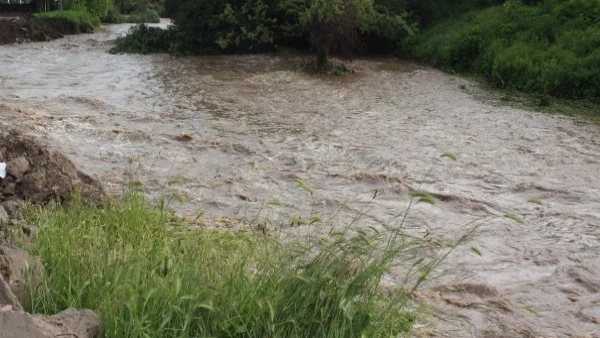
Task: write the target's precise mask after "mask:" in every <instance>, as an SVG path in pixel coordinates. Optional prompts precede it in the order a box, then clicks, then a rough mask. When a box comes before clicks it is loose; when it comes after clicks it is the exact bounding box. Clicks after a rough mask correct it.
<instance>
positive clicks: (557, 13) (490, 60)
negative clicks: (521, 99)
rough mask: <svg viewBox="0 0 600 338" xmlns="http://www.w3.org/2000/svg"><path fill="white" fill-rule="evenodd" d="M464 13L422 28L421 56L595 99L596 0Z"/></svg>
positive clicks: (599, 21) (599, 31) (599, 27)
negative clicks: (425, 29)
mask: <svg viewBox="0 0 600 338" xmlns="http://www.w3.org/2000/svg"><path fill="white" fill-rule="evenodd" d="M529 3H530V4H529V5H527V4H525V3H521V2H519V1H507V2H506V3H505V4H504V5H503V6H496V7H492V8H489V9H486V10H483V11H479V12H475V13H470V14H466V15H464V16H462V17H460V18H458V19H453V20H449V21H446V22H443V23H441V24H439V25H437V26H435V27H433V28H432V29H430V30H428V31H426V32H425V33H424V34H423V35H422V37H421V39H420V41H419V43H418V45H417V47H416V49H415V56H416V57H417V58H419V59H421V60H424V61H426V62H429V63H432V64H434V65H437V66H440V67H443V68H445V69H448V70H453V71H460V72H475V73H478V74H482V75H484V76H485V77H486V78H487V79H488V80H489V81H490V82H492V83H493V84H495V85H497V86H499V87H513V88H516V89H520V90H524V91H529V92H541V93H545V94H550V95H553V96H557V97H565V98H588V99H594V100H598V99H600V2H599V1H597V0H546V1H543V2H537V3H532V2H529Z"/></svg>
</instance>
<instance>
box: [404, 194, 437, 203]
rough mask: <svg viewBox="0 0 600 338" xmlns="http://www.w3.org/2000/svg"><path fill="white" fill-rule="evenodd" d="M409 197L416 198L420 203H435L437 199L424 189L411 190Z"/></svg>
mask: <svg viewBox="0 0 600 338" xmlns="http://www.w3.org/2000/svg"><path fill="white" fill-rule="evenodd" d="M410 197H412V198H416V199H417V202H420V203H428V204H431V205H435V204H436V203H437V199H436V198H435V197H434V196H433V195H432V194H430V193H428V192H426V191H413V192H411V193H410Z"/></svg>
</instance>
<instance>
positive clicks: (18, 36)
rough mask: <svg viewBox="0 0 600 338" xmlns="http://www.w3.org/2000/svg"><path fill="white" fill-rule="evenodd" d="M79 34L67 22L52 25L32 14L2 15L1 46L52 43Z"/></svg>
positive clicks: (0, 15)
mask: <svg viewBox="0 0 600 338" xmlns="http://www.w3.org/2000/svg"><path fill="white" fill-rule="evenodd" d="M77 33H80V32H79V31H78V30H77V29H76V27H73V26H72V25H70V24H69V23H66V22H58V21H56V22H54V23H52V24H50V23H48V22H44V21H41V20H38V19H36V18H35V17H34V16H33V15H31V14H23V15H11V16H8V15H5V14H2V13H0V45H5V44H13V43H26V42H40V41H50V40H54V39H58V38H62V37H63V36H65V35H67V34H77ZM88 33H89V32H88ZM22 62H25V60H22Z"/></svg>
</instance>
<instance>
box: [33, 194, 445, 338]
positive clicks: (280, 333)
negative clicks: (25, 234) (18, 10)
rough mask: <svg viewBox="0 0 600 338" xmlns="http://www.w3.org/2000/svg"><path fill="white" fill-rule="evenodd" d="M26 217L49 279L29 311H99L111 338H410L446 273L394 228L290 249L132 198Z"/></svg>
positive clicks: (332, 236)
mask: <svg viewBox="0 0 600 338" xmlns="http://www.w3.org/2000/svg"><path fill="white" fill-rule="evenodd" d="M27 217H28V219H29V220H30V221H32V222H33V223H35V224H37V226H38V227H39V234H38V236H37V239H36V241H35V244H34V247H33V248H32V249H31V250H32V252H33V253H34V254H37V255H40V256H41V257H42V259H43V261H44V262H45V269H46V274H45V281H44V283H43V284H42V285H41V286H40V287H38V288H37V289H33V287H31V290H30V293H31V297H29V298H31V299H32V301H31V302H30V303H29V304H27V307H28V308H29V310H31V311H33V312H38V313H45V314H51V313H56V312H58V311H61V310H64V309H66V308H69V307H76V308H90V309H93V310H95V311H97V312H98V313H99V314H100V316H101V317H102V319H103V322H104V325H105V332H104V336H105V337H260V338H264V337H348V338H354V337H396V336H397V335H398V334H401V333H405V332H409V331H410V330H411V328H412V325H413V322H414V321H415V314H414V312H411V311H410V308H409V306H408V305H409V301H410V296H411V294H412V292H413V291H414V290H415V288H416V287H417V286H418V285H419V284H420V283H421V282H423V281H424V280H425V279H426V277H427V275H428V273H429V271H431V268H432V267H433V266H434V265H435V264H436V263H437V262H436V261H435V260H423V259H422V258H421V259H418V256H416V255H414V249H416V248H417V247H419V246H420V245H422V243H420V242H418V241H415V240H412V239H409V238H407V237H404V236H402V234H401V233H400V232H399V231H398V230H394V229H389V230H378V229H375V228H367V229H362V230H357V231H350V230H345V231H341V232H330V233H328V235H327V236H326V237H313V238H310V239H309V238H307V239H306V241H302V242H289V241H288V242H285V243H283V242H282V241H280V240H278V239H276V238H273V237H271V236H265V235H264V234H263V233H262V232H258V231H257V232H254V231H246V232H241V231H221V230H207V229H194V230H191V229H188V228H187V227H186V226H185V224H183V222H182V221H181V220H178V219H177V218H174V217H171V216H170V215H169V214H167V213H165V212H163V211H161V210H156V209H154V208H152V207H151V206H149V205H148V203H147V202H146V201H144V199H143V198H141V197H140V196H138V195H137V194H135V193H131V194H127V196H126V197H125V198H124V200H123V201H120V202H115V203H111V204H109V205H106V206H102V207H98V206H89V205H85V204H84V203H81V202H80V201H77V200H75V201H73V202H71V203H70V204H69V205H68V206H64V207H61V206H57V205H54V206H45V207H36V206H31V207H30V208H29V209H28V212H27ZM398 259H403V260H405V261H408V262H413V261H414V263H413V264H408V265H407V266H408V267H409V268H408V270H407V279H406V280H405V281H404V283H405V285H399V286H398V288H396V289H393V290H389V289H386V290H383V289H382V288H380V280H381V278H382V276H384V275H385V274H386V273H388V272H389V270H390V268H391V265H392V263H393V262H395V261H396V262H397V261H398ZM411 266H412V268H411ZM410 281H412V282H410Z"/></svg>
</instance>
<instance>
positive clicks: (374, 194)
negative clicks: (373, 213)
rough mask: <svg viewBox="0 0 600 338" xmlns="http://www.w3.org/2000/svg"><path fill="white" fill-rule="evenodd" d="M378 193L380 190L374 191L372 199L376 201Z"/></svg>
mask: <svg viewBox="0 0 600 338" xmlns="http://www.w3.org/2000/svg"><path fill="white" fill-rule="evenodd" d="M378 193H379V190H377V189H375V190H374V191H373V198H372V199H375V197H377V194H378Z"/></svg>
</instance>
